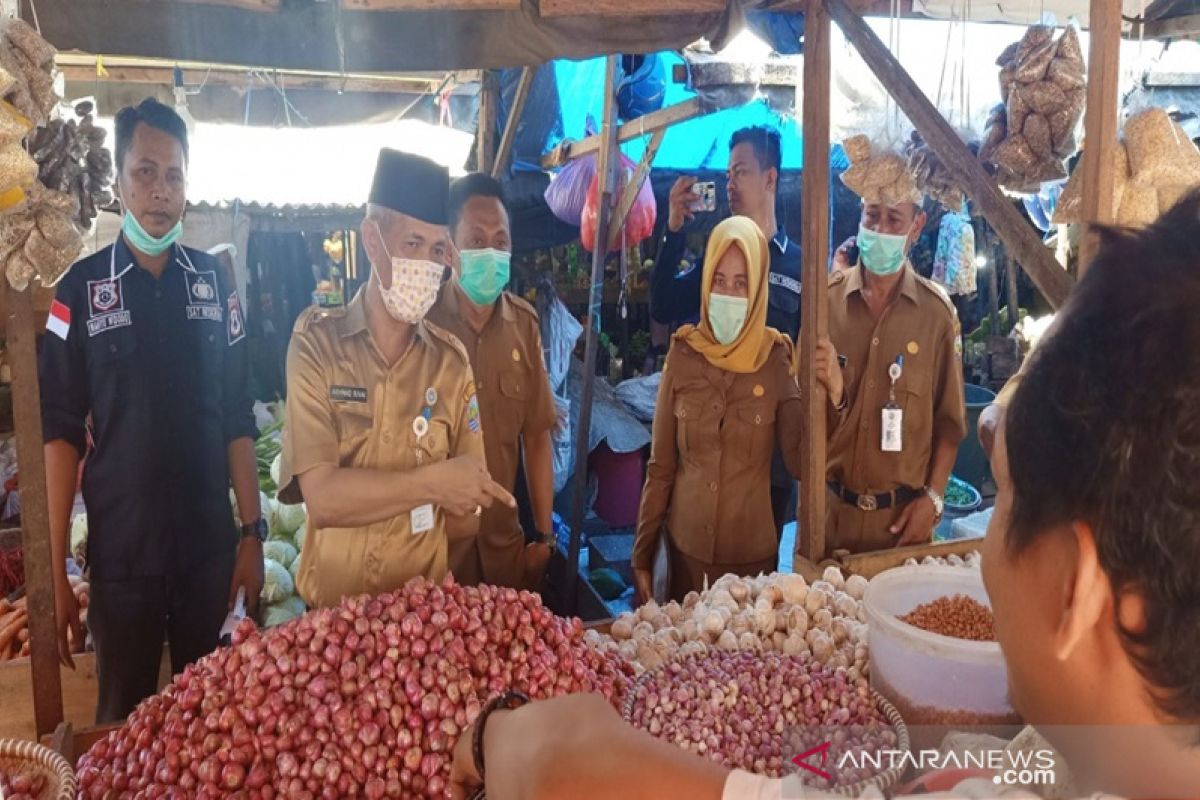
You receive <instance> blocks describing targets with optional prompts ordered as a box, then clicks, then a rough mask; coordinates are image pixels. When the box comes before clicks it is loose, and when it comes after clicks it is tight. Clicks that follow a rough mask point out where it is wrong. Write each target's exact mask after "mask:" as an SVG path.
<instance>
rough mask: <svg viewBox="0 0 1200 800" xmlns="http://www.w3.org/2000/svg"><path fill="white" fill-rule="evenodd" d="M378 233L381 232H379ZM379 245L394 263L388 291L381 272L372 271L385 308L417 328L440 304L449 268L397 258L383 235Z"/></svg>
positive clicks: (411, 259) (432, 263)
mask: <svg viewBox="0 0 1200 800" xmlns="http://www.w3.org/2000/svg"><path fill="white" fill-rule="evenodd" d="M376 230H378V228H377V229H376ZM379 243H380V245H381V246H382V247H383V252H384V253H387V256H388V258H389V259H390V260H391V262H392V285H391V286H390V287H385V286H384V285H383V281H382V280H380V278H379V270H372V272H373V273H374V275H375V282H376V283H377V284H378V285H379V295H380V297H382V298H383V305H384V308H386V309H387V310H388V313H389V314H391V315H392V318H393V319H395V320H396V321H397V322H404V323H406V324H408V325H415V324H417V323H418V322H420V321H421V320H423V319H425V315H426V314H428V313H429V309H431V308H433V304H434V302H435V301H436V300H437V295H438V289H440V288H441V285H442V276H443V275H444V274H445V272H446V268H445V267H444V266H442V265H441V264H437V263H434V262H433V261H424V260H421V259H415V258H395V257H393V256H392V254H391V253H388V249H387V245H385V244H383V232H382V231H379Z"/></svg>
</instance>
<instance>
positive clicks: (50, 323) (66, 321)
mask: <svg viewBox="0 0 1200 800" xmlns="http://www.w3.org/2000/svg"><path fill="white" fill-rule="evenodd" d="M46 330H48V331H49V332H50V333H53V334H54V335H55V336H57V337H58V338H60V339H62V340H63V341H64V342H65V341H66V340H67V334H68V333H70V332H71V309H70V308H69V307H68V306H67V304H66V303H62V302H60V301H58V300H55V301H54V302H53V303H51V304H50V316H49V317H47V318H46Z"/></svg>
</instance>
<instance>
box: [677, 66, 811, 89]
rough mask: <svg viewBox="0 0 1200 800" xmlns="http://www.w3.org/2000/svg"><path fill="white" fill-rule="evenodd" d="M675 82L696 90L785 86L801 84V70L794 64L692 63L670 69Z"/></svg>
mask: <svg viewBox="0 0 1200 800" xmlns="http://www.w3.org/2000/svg"><path fill="white" fill-rule="evenodd" d="M671 80H672V81H673V82H674V83H687V82H688V81H689V80H690V81H691V85H692V86H693V87H695V88H697V89H703V88H707V87H710V86H730V85H749V86H788V87H794V86H795V85H796V84H797V83H799V82H800V67H799V66H798V65H797V64H796V63H795V62H786V63H785V62H780V61H766V62H755V63H747V62H740V61H736V62H735V61H716V60H711V61H710V60H693V61H689V63H687V64H676V65H675V66H674V67H673V68H672V70H671Z"/></svg>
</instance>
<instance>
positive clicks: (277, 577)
mask: <svg viewBox="0 0 1200 800" xmlns="http://www.w3.org/2000/svg"><path fill="white" fill-rule="evenodd" d="M263 579H264V580H263V589H262V595H260V596H261V597H262V599H263V601H265V602H267V603H278V602H279V601H280V600H283V599H284V598H285V597H287V596H288V595H291V594H293V593H294V592H295V591H296V584H295V582H294V581H293V580H292V575H291V573H289V572H288V571H287V567H285V566H284V565H283V564H280V563H279V562H278V561H275V560H274V559H270V558H266V559H263Z"/></svg>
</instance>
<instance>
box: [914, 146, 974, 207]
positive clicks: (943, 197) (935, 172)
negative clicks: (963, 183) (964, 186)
mask: <svg viewBox="0 0 1200 800" xmlns="http://www.w3.org/2000/svg"><path fill="white" fill-rule="evenodd" d="M904 153H905V155H906V156H908V168H909V170H910V171H911V172H912V176H913V180H915V181H916V183H917V186H919V187H920V188H921V189H922V190H923V191H924V192H925V194H927V195H929V196H930V197H932V198H933V199H934V200H937V201H938V202H939V203H941V204H942V205H944V206H945V207H946V208H948V209H950V210H951V211H955V212H958V211H961V210H962V207H963V193H962V190H961V189H960V188H958V183H957V181H955V180H954V175H953V174H952V173H951V172H950V170H949V169H947V167H946V165H945V164H943V163H942V160H941V159H940V158H938V156H937V153H935V152H934V151H933V148H931V147H930V146H929V145H927V144H926V143H925V140H924V139H922V138H921V134H920V133H918V132H917V131H913V132H912V136H911V137H910V138H909V141H908V143H907V144H905V145H904Z"/></svg>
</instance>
